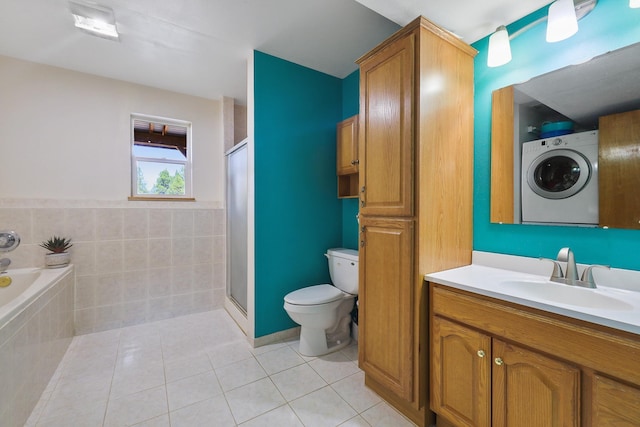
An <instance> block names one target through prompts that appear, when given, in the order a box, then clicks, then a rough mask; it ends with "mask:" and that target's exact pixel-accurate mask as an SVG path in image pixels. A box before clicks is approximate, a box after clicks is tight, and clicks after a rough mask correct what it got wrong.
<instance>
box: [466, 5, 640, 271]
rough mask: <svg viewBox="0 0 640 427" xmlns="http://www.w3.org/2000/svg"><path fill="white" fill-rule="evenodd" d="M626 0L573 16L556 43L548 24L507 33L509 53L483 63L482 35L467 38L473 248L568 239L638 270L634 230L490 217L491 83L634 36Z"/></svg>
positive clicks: (516, 250) (634, 20)
mask: <svg viewBox="0 0 640 427" xmlns="http://www.w3.org/2000/svg"><path fill="white" fill-rule="evenodd" d="M628 5H629V2H628V1H626V0H600V1H599V2H598V4H597V6H596V8H595V9H594V10H593V11H592V12H591V13H590V14H589V15H588V16H586V17H585V18H583V19H582V20H581V21H580V22H579V27H580V29H579V31H578V33H577V34H576V35H574V36H573V37H571V38H569V39H567V40H564V41H561V42H557V43H547V42H546V41H545V31H546V25H545V23H541V24H539V25H537V26H535V27H533V28H531V29H530V30H528V31H526V32H525V33H523V34H521V35H520V36H518V37H517V38H515V39H514V40H512V41H511V50H512V56H513V59H512V61H511V62H510V63H509V64H507V65H504V66H502V67H498V68H489V67H487V66H486V63H487V46H488V38H484V39H482V40H480V41H478V42H476V43H475V44H474V45H473V46H474V47H475V48H476V49H477V50H478V51H479V53H478V55H477V56H476V58H475V109H474V110H475V135H474V138H475V141H474V142H475V151H474V156H475V157H474V160H475V169H474V249H475V250H480V251H487V252H498V253H506V254H514V255H523V256H533V257H538V256H543V257H549V258H555V257H556V254H557V252H558V250H559V249H560V248H561V247H564V246H570V247H571V248H572V249H573V251H574V252H575V254H576V259H577V261H578V262H581V263H586V264H595V263H598V264H609V265H611V266H613V267H618V268H627V269H634V270H640V256H639V255H638V247H639V244H640V231H638V230H614V229H609V230H604V229H597V228H588V229H587V228H578V227H564V226H560V227H556V226H554V227H551V226H536V225H499V224H491V223H489V194H490V192H489V183H490V149H491V93H492V91H494V90H495V89H498V88H501V87H504V86H508V85H511V84H514V83H519V82H522V81H525V80H527V79H530V78H532V77H535V76H537V75H540V74H544V73H547V72H549V71H552V70H555V69H558V68H563V67H565V66H568V65H571V64H576V63H580V62H583V61H585V60H587V59H589V58H591V57H594V56H597V55H600V54H603V53H605V52H607V51H611V50H615V49H618V48H620V47H623V46H627V45H629V44H633V43H637V42H639V41H640V9H630V8H629V7H628ZM545 14H546V8H544V9H542V10H540V11H538V12H536V13H534V14H532V15H530V16H528V17H525V18H523V19H521V20H519V21H517V22H515V23H513V24H512V25H509V26H507V29H508V30H509V33H510V34H511V33H513V32H514V31H516V30H518V29H519V28H522V27H523V26H524V25H526V24H528V23H529V22H532V21H534V20H535V19H537V18H538V17H540V16H543V15H545ZM639 73H640V70H639Z"/></svg>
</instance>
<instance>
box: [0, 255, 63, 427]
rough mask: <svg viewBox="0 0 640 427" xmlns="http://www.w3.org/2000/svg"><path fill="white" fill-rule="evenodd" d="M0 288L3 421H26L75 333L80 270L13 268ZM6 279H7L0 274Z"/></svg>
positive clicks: (0, 408)
mask: <svg viewBox="0 0 640 427" xmlns="http://www.w3.org/2000/svg"><path fill="white" fill-rule="evenodd" d="M0 277H10V278H11V284H10V285H9V286H7V287H5V288H0V384H3V387H10V389H11V390H12V392H11V393H7V395H6V398H5V397H3V398H2V399H0V420H2V423H1V424H2V426H3V427H4V426H7V427H13V426H16V427H17V426H23V425H24V424H25V422H26V421H27V419H28V417H29V415H30V414H31V411H32V410H33V408H34V407H35V405H36V403H37V402H38V400H39V398H40V395H41V394H42V392H43V391H44V389H45V388H46V386H47V384H48V383H49V381H50V379H51V377H52V376H53V374H54V372H55V370H56V369H57V367H58V364H59V363H60V360H62V357H63V356H64V353H65V352H66V351H67V348H68V347H69V344H70V343H71V339H72V338H73V308H74V287H75V274H74V270H73V266H68V267H64V268H59V269H38V268H23V269H15V270H8V271H7V272H5V273H2V274H0ZM0 280H1V279H0Z"/></svg>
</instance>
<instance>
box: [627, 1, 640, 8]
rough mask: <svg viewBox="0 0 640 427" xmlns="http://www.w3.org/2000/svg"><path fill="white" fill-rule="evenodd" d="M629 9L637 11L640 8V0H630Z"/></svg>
mask: <svg viewBox="0 0 640 427" xmlns="http://www.w3.org/2000/svg"><path fill="white" fill-rule="evenodd" d="M629 7H630V8H633V9H637V8H639V7H640V0H629Z"/></svg>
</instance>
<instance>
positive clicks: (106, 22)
mask: <svg viewBox="0 0 640 427" xmlns="http://www.w3.org/2000/svg"><path fill="white" fill-rule="evenodd" d="M69 8H70V10H71V14H72V15H73V19H74V24H75V26H76V27H78V28H79V29H81V30H83V31H86V32H88V33H89V34H91V35H94V36H98V37H103V38H106V39H110V40H118V39H119V35H118V29H117V28H116V18H115V16H114V14H113V10H111V9H110V8H108V7H105V6H99V5H96V4H84V3H78V2H74V1H71V2H69Z"/></svg>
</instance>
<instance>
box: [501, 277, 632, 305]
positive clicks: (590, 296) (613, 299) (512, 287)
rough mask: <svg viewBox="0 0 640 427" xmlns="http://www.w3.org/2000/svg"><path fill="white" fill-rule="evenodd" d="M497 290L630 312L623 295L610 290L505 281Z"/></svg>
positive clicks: (538, 298) (534, 281)
mask: <svg viewBox="0 0 640 427" xmlns="http://www.w3.org/2000/svg"><path fill="white" fill-rule="evenodd" d="M498 287H499V288H502V289H504V290H505V291H508V292H509V294H511V295H513V296H518V297H523V298H531V299H536V300H544V301H548V302H551V303H560V304H566V305H572V306H576V307H585V308H591V309H601V310H625V311H626V310H632V309H633V306H632V305H631V304H629V303H627V302H626V301H624V299H623V298H624V296H623V294H617V292H616V291H614V290H610V289H603V288H597V289H589V288H583V287H579V286H570V285H565V284H562V283H555V282H551V281H542V280H505V281H502V282H499V286H498Z"/></svg>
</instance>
